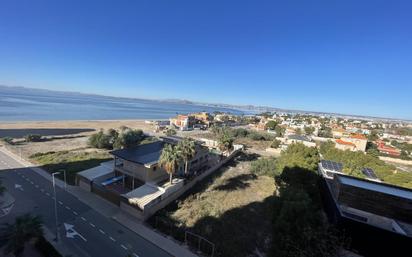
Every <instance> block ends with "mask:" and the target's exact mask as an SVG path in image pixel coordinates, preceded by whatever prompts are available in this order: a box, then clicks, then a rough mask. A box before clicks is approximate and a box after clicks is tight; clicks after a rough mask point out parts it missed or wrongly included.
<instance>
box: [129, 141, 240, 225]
mask: <svg viewBox="0 0 412 257" xmlns="http://www.w3.org/2000/svg"><path fill="white" fill-rule="evenodd" d="M240 151H241V149H238V150H235V151H233V152H232V153H231V154H230V155H229V156H228V157H227V158H226V159H225V160H223V161H222V162H220V163H219V164H218V165H216V166H214V167H212V168H210V169H208V170H206V171H205V172H203V173H202V174H200V175H199V176H197V177H195V178H194V179H193V180H191V181H189V182H188V183H187V184H185V185H184V186H182V188H180V190H178V191H175V192H173V193H171V194H170V195H169V196H167V197H163V198H162V199H161V201H160V202H159V203H157V204H155V205H153V206H150V207H148V208H145V210H144V211H143V219H144V220H146V219H148V218H149V217H150V216H152V215H153V214H155V213H156V212H157V211H158V210H160V209H162V208H164V207H166V206H167V205H168V204H169V203H171V202H173V201H174V200H176V199H177V198H179V196H181V195H182V194H184V193H185V192H186V191H187V190H189V189H190V188H192V187H193V186H194V185H195V184H197V183H198V182H200V181H201V180H202V179H204V178H205V177H207V176H209V175H210V174H212V173H213V172H215V171H216V170H218V169H220V168H221V167H222V166H223V165H225V164H226V163H227V162H228V161H230V160H231V159H232V158H234V157H235V156H236V155H237V154H238V153H239V152H240ZM132 208H133V207H132Z"/></svg>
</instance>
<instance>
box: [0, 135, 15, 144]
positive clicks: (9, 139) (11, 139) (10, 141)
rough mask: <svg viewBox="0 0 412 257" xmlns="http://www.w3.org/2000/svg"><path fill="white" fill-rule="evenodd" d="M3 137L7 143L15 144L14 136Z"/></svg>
mask: <svg viewBox="0 0 412 257" xmlns="http://www.w3.org/2000/svg"><path fill="white" fill-rule="evenodd" d="M2 139H3V141H4V142H5V143H7V144H10V145H13V144H14V142H13V138H12V137H3V138H2Z"/></svg>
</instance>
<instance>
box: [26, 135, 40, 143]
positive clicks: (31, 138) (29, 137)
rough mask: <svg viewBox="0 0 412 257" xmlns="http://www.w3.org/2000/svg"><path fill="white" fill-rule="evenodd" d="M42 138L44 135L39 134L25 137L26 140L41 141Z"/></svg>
mask: <svg viewBox="0 0 412 257" xmlns="http://www.w3.org/2000/svg"><path fill="white" fill-rule="evenodd" d="M41 139H42V136H41V135H37V134H28V135H26V136H25V137H24V140H26V142H39V141H41Z"/></svg>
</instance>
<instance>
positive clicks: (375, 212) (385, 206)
mask: <svg viewBox="0 0 412 257" xmlns="http://www.w3.org/2000/svg"><path fill="white" fill-rule="evenodd" d="M326 183H327V186H328V188H329V190H330V193H331V195H332V197H333V199H334V201H335V204H336V206H337V207H338V210H339V212H340V215H341V216H342V217H344V218H347V219H351V220H354V221H357V222H362V223H365V224H368V225H370V226H374V227H378V228H381V229H385V230H387V231H390V232H393V233H397V234H400V235H404V236H408V237H412V215H411V213H412V190H409V189H406V188H401V187H397V186H393V185H388V184H384V183H377V182H374V181H370V180H364V179H360V178H355V177H351V176H346V175H342V174H336V175H335V176H334V179H333V181H332V180H329V181H326Z"/></svg>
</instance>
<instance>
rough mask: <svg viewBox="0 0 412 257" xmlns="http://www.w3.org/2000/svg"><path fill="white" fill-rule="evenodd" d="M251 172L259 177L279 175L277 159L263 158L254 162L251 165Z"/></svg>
mask: <svg viewBox="0 0 412 257" xmlns="http://www.w3.org/2000/svg"><path fill="white" fill-rule="evenodd" d="M250 171H251V172H252V173H253V174H256V175H258V176H261V175H262V176H271V177H274V176H275V175H279V173H278V172H276V159H275V158H262V159H259V160H256V161H253V162H252V163H251V164H250Z"/></svg>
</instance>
